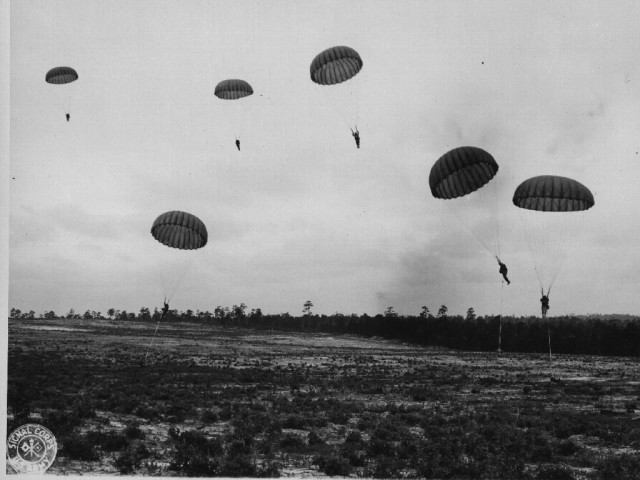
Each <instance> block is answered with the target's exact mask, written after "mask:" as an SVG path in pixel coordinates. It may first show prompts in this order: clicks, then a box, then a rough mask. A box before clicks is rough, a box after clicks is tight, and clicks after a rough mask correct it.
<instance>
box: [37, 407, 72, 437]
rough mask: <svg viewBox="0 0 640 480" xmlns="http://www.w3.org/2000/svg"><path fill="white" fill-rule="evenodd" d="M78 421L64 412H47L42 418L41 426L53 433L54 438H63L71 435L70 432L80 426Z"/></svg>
mask: <svg viewBox="0 0 640 480" xmlns="http://www.w3.org/2000/svg"><path fill="white" fill-rule="evenodd" d="M80 423H81V422H80V419H79V418H78V417H76V416H75V415H73V414H68V413H66V412H64V411H61V412H56V411H54V412H49V413H48V414H47V415H45V416H44V418H43V424H44V425H45V426H46V427H47V428H48V429H49V430H51V431H52V432H55V435H56V436H58V435H59V436H65V435H68V434H70V433H71V431H72V430H73V429H74V428H75V427H77V426H79V425H80Z"/></svg>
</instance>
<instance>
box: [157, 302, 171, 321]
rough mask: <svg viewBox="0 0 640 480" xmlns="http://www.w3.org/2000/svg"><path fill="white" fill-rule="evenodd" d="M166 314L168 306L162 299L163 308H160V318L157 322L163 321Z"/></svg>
mask: <svg viewBox="0 0 640 480" xmlns="http://www.w3.org/2000/svg"><path fill="white" fill-rule="evenodd" d="M167 313H169V304H168V303H167V299H166V298H165V299H164V307H162V316H161V317H160V320H158V321H159V322H161V321H162V320H164V317H166V316H167Z"/></svg>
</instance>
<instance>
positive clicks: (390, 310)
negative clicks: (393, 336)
mask: <svg viewBox="0 0 640 480" xmlns="http://www.w3.org/2000/svg"><path fill="white" fill-rule="evenodd" d="M384 316H385V317H387V318H395V317H397V316H398V314H397V313H396V311H395V310H394V309H393V307H387V309H386V310H385V311H384Z"/></svg>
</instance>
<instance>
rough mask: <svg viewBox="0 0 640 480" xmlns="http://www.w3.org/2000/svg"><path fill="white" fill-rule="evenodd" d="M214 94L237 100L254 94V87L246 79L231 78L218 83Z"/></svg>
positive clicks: (222, 97) (225, 98)
mask: <svg viewBox="0 0 640 480" xmlns="http://www.w3.org/2000/svg"><path fill="white" fill-rule="evenodd" d="M214 94H215V96H216V97H218V98H221V99H222V100H237V99H239V98H244V97H248V96H249V95H252V94H253V88H251V85H249V83H247V82H245V81H244V80H238V79H229V80H223V81H221V82H220V83H218V85H216V89H215V91H214Z"/></svg>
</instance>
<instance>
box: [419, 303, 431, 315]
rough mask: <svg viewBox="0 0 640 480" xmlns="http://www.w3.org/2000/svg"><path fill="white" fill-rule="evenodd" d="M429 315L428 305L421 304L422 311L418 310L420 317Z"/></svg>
mask: <svg viewBox="0 0 640 480" xmlns="http://www.w3.org/2000/svg"><path fill="white" fill-rule="evenodd" d="M430 316H431V312H430V311H429V307H427V306H424V305H423V306H422V311H421V312H420V318H429V317H430Z"/></svg>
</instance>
